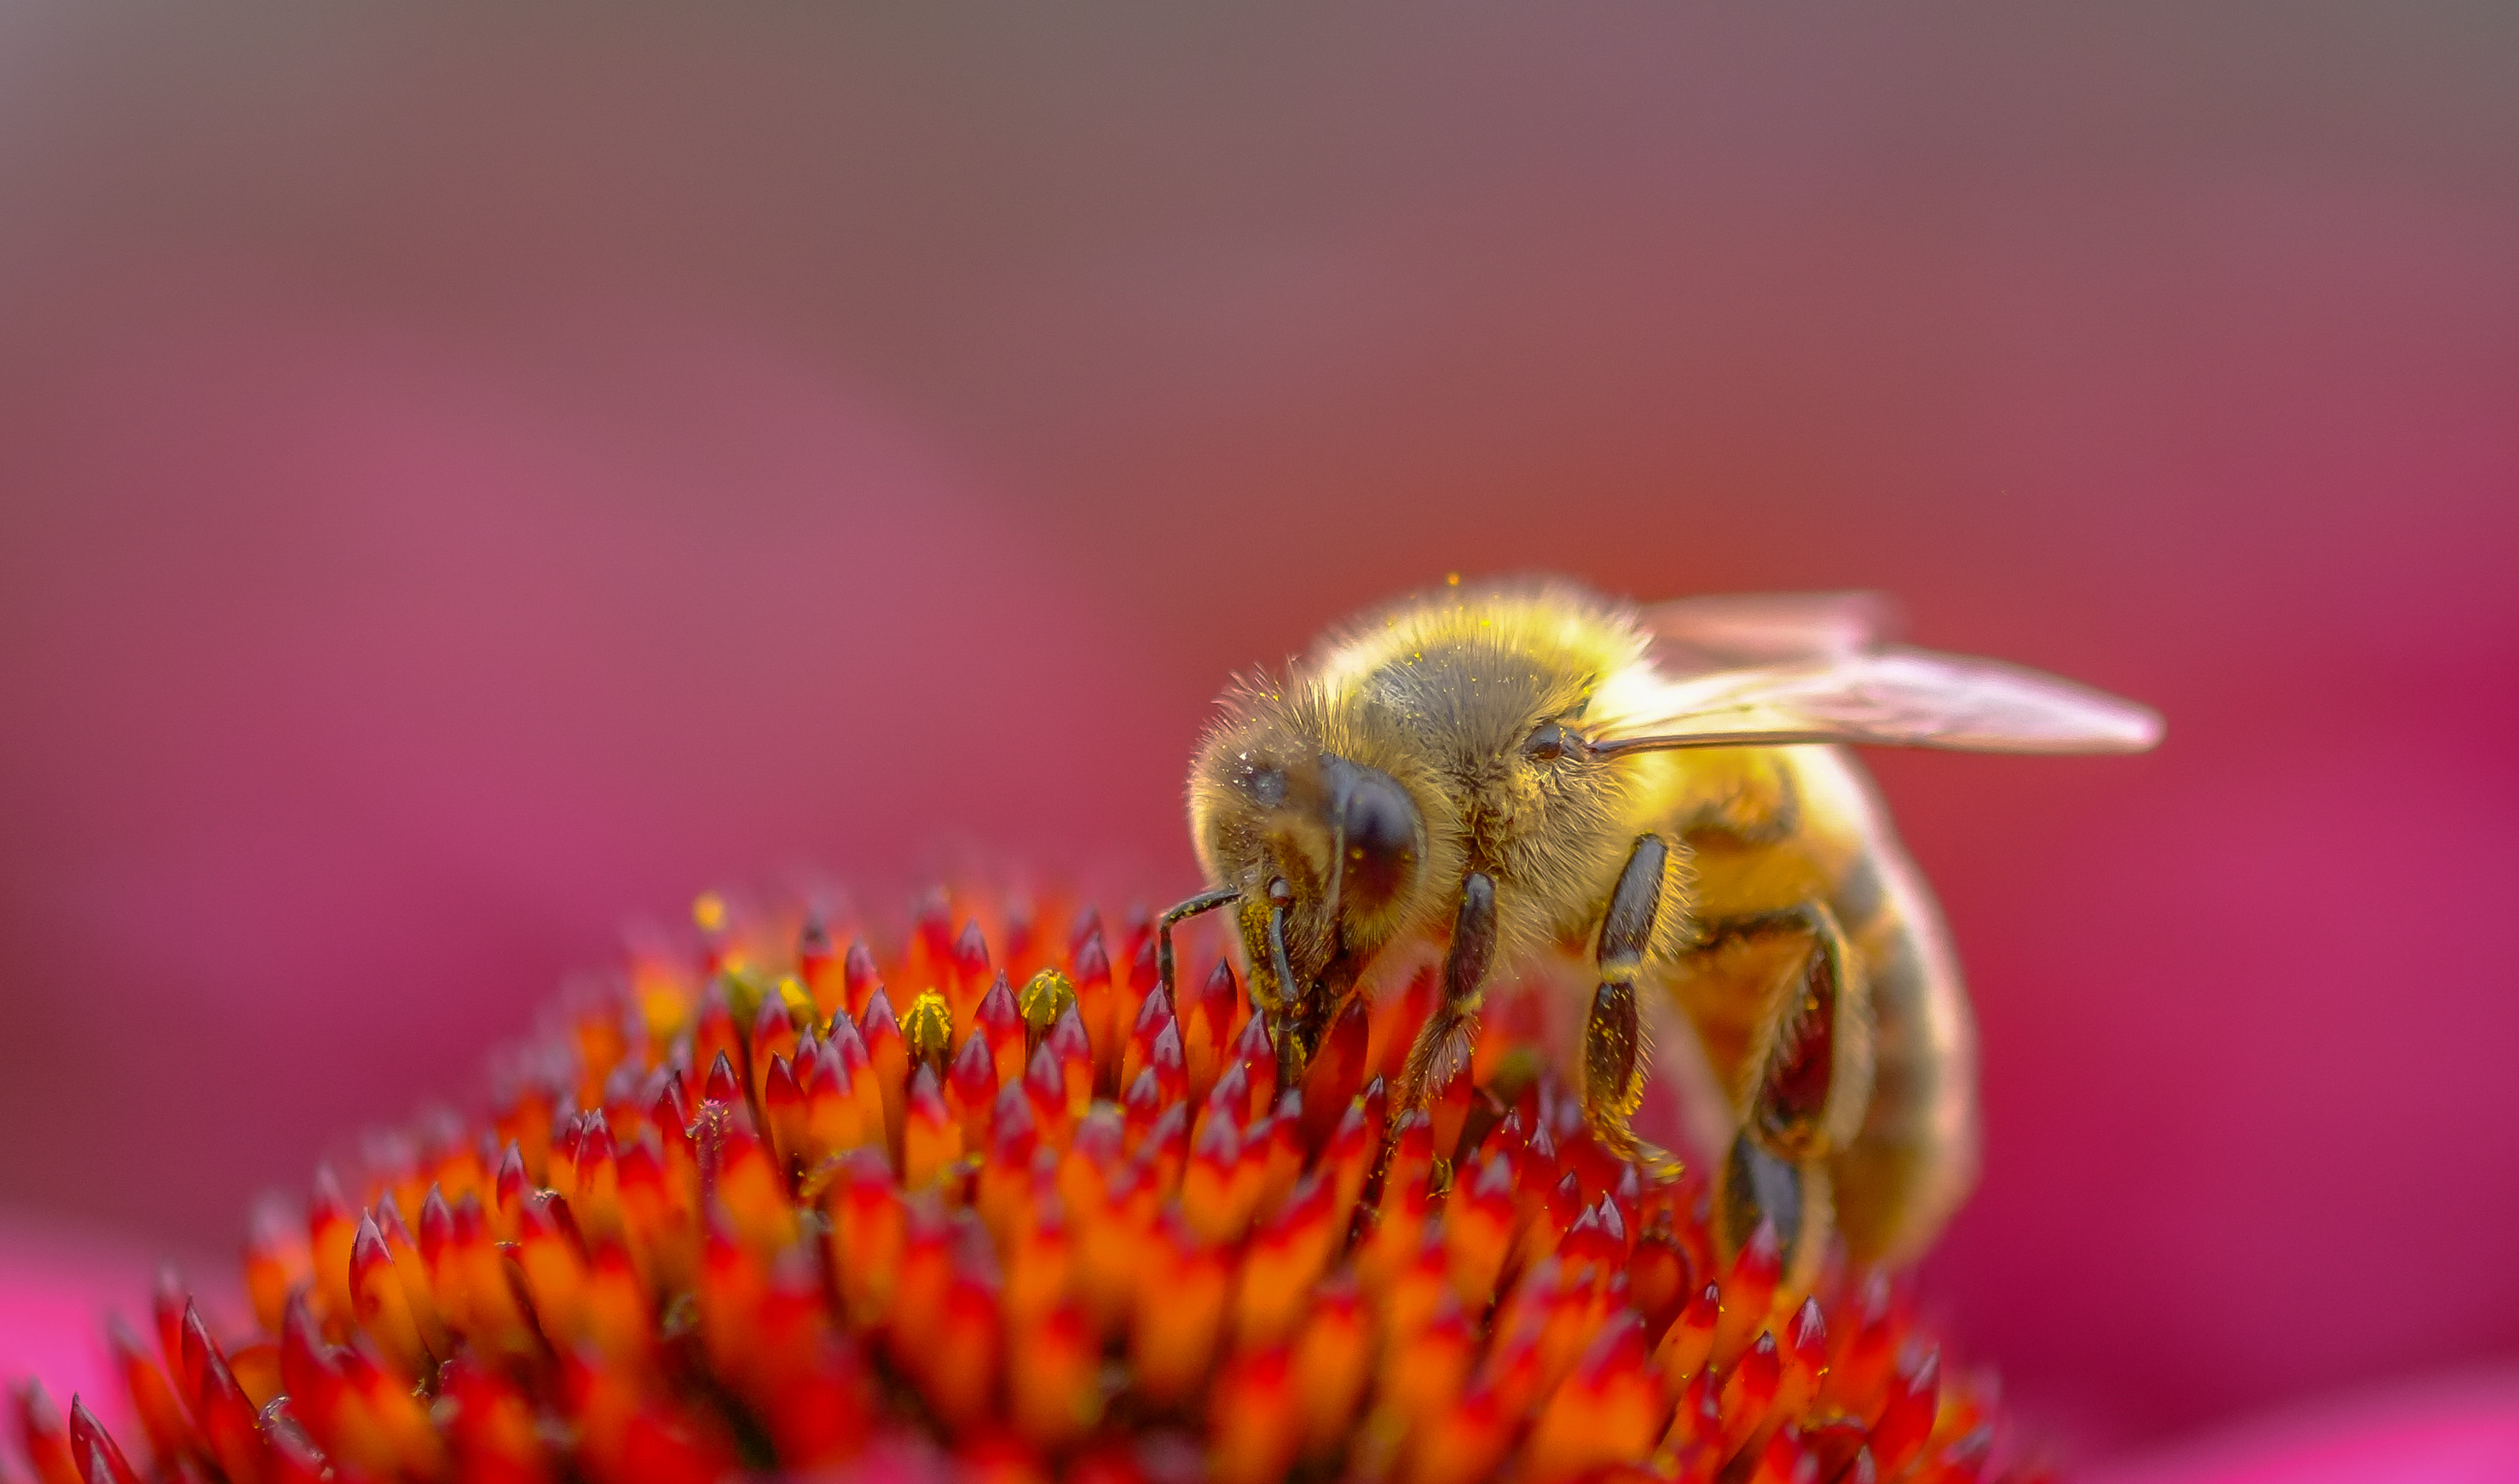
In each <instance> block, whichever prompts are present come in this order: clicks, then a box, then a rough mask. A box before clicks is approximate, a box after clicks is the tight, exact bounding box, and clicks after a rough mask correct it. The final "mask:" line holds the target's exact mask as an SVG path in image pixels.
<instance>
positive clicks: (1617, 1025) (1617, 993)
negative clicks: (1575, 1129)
mask: <svg viewBox="0 0 2519 1484" xmlns="http://www.w3.org/2000/svg"><path fill="white" fill-rule="evenodd" d="M1669 865H1670V845H1669V843H1668V842H1667V841H1664V840H1663V839H1662V838H1661V837H1660V836H1658V835H1645V836H1642V837H1640V838H1638V839H1637V841H1636V844H1635V848H1634V849H1633V850H1631V851H1628V852H1627V863H1626V865H1625V867H1624V868H1623V869H1621V870H1620V871H1619V872H1618V884H1617V886H1616V887H1615V888H1613V889H1612V891H1611V893H1610V907H1609V911H1608V912H1607V913H1605V914H1604V915H1603V917H1602V919H1601V939H1600V945H1599V947H1598V949H1597V950H1596V953H1595V958H1596V960H1597V962H1598V963H1599V965H1600V970H1601V983H1600V987H1598V988H1596V989H1594V990H1593V991H1592V1007H1591V1014H1590V1016H1589V1017H1588V1018H1587V1019H1586V1020H1585V1022H1584V1025H1583V1061H1582V1071H1583V1087H1582V1099H1583V1116H1584V1118H1585V1120H1586V1121H1587V1122H1589V1123H1590V1124H1591V1127H1592V1133H1593V1137H1595V1138H1597V1139H1599V1140H1600V1141H1601V1143H1602V1145H1603V1146H1604V1147H1606V1148H1607V1149H1609V1150H1610V1152H1611V1153H1613V1154H1615V1155H1618V1156H1620V1157H1630V1158H1642V1159H1644V1160H1646V1161H1647V1162H1649V1163H1666V1162H1668V1159H1669V1157H1668V1156H1666V1155H1664V1154H1662V1153H1661V1152H1660V1151H1658V1150H1656V1149H1653V1148H1651V1147H1650V1146H1648V1145H1646V1144H1644V1143H1643V1142H1642V1141H1640V1140H1638V1139H1637V1138H1636V1136H1635V1134H1634V1133H1633V1132H1632V1131H1631V1130H1629V1128H1628V1127H1627V1119H1628V1118H1630V1117H1632V1116H1633V1115H1634V1113H1635V1111H1636V1106H1637V1105H1638V1104H1639V1103H1641V1102H1643V1101H1644V1087H1645V1078H1644V1065H1645V1035H1644V1026H1643V1023H1642V1021H1641V1019H1640V1018H1639V1016H1638V1015H1637V1010H1636V977H1637V976H1638V975H1639V974H1641V973H1642V972H1643V971H1644V963H1645V955H1646V953H1647V952H1648V950H1650V949H1651V947H1652V946H1653V939H1654V925H1655V923H1656V921H1657V919H1658V918H1659V917H1660V916H1661V896H1662V883H1663V881H1664V880H1665V879H1667V876H1668V872H1669Z"/></svg>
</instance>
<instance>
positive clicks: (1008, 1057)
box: [963, 970, 1055, 1082]
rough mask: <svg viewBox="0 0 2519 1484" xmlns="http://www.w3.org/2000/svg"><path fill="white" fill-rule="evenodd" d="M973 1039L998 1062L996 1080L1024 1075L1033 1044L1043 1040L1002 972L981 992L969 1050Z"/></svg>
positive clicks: (990, 1058)
mask: <svg viewBox="0 0 2519 1484" xmlns="http://www.w3.org/2000/svg"><path fill="white" fill-rule="evenodd" d="M1043 972H1044V973H1046V972H1048V971H1046V970H1044V971H1043ZM1025 992H1026V993H1027V994H1030V992H1031V986H1030V985H1026V986H1025ZM1052 1013H1053V1015H1054V1014H1055V1012H1052ZM1047 1025H1048V1023H1047V1022H1043V1023H1042V1028H1044V1029H1045V1028H1047ZM973 1041H977V1042H979V1043H980V1049H981V1050H982V1051H983V1052H984V1053H985V1054H986V1055H987V1056H988V1058H989V1060H990V1061H991V1062H992V1063H993V1064H994V1066H995V1068H996V1073H995V1076H994V1079H993V1080H994V1081H997V1082H1007V1081H1012V1080H1013V1079H1015V1078H1016V1077H1019V1076H1021V1075H1023V1069H1024V1063H1025V1062H1026V1061H1028V1060H1030V1058H1031V1056H1032V1048H1033V1047H1034V1046H1037V1045H1039V1043H1040V1037H1039V1034H1038V1033H1035V1032H1034V1031H1033V1029H1032V1026H1031V1021H1030V1018H1029V1017H1028V1015H1027V1014H1026V1012H1025V1010H1024V1008H1023V1006H1022V1005H1021V1004H1020V1003H1018V1001H1017V1000H1016V998H1015V992H1014V990H1013V988H1012V987H1011V986H1009V985H1008V984H1007V983H1006V977H1005V976H1004V975H1002V974H1000V975H998V976H997V977H996V978H995V979H994V980H992V981H991V982H990V983H989V992H988V993H986V994H984V995H981V996H980V1003H979V1005H978V1006H977V1007H975V1008H974V1009H973V1010H972V1012H971V1034H970V1036H969V1037H968V1039H966V1040H965V1041H964V1042H963V1046H964V1048H965V1049H966V1050H967V1049H968V1048H969V1046H970V1045H971V1043H972V1042H973Z"/></svg>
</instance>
